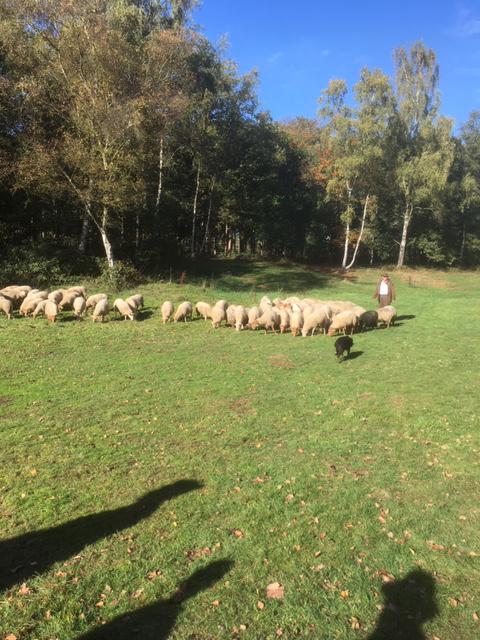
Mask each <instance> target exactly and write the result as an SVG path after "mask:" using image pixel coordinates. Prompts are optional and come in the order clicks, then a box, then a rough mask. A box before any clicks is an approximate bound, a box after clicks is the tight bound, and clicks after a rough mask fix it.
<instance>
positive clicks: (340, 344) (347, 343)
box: [335, 336, 353, 362]
mask: <svg viewBox="0 0 480 640" xmlns="http://www.w3.org/2000/svg"><path fill="white" fill-rule="evenodd" d="M352 347H353V340H352V339H351V338H350V336H342V337H341V338H337V339H336V340H335V356H336V358H337V361H338V362H340V358H341V357H342V356H343V352H344V351H346V352H347V358H348V357H349V356H350V349H351V348H352Z"/></svg>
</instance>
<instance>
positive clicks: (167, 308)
mask: <svg viewBox="0 0 480 640" xmlns="http://www.w3.org/2000/svg"><path fill="white" fill-rule="evenodd" d="M161 311H162V320H163V324H165V323H166V322H168V321H169V320H170V318H171V317H172V315H173V312H174V311H175V309H174V308H173V304H172V303H171V302H170V300H165V302H164V303H163V304H162V309H161Z"/></svg>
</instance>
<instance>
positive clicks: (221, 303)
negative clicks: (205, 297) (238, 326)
mask: <svg viewBox="0 0 480 640" xmlns="http://www.w3.org/2000/svg"><path fill="white" fill-rule="evenodd" d="M215 306H216V307H220V308H221V309H223V310H224V311H226V310H227V309H228V302H227V301H226V300H217V302H216V303H215Z"/></svg>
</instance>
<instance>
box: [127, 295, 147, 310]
mask: <svg viewBox="0 0 480 640" xmlns="http://www.w3.org/2000/svg"><path fill="white" fill-rule="evenodd" d="M129 300H132V301H133V302H134V303H135V308H136V309H138V308H139V307H142V309H143V307H144V306H145V305H144V303H143V295H142V294H141V293H134V294H133V296H130V297H129V298H127V300H126V302H128V304H130V302H129ZM130 306H131V305H130Z"/></svg>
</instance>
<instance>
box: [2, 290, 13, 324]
mask: <svg viewBox="0 0 480 640" xmlns="http://www.w3.org/2000/svg"><path fill="white" fill-rule="evenodd" d="M0 311H4V312H5V313H6V314H7V318H8V319H9V320H12V319H13V302H12V301H11V300H9V299H8V298H5V297H4V296H0Z"/></svg>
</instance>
